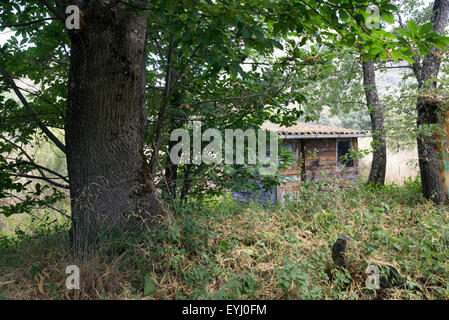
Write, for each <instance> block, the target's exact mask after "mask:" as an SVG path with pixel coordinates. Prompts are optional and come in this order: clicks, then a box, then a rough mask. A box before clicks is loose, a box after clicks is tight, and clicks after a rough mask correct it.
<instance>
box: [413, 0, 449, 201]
mask: <svg viewBox="0 0 449 320" xmlns="http://www.w3.org/2000/svg"><path fill="white" fill-rule="evenodd" d="M448 17H449V1H448V0H435V2H434V5H433V16H432V23H433V31H435V32H438V33H440V34H441V33H442V32H443V31H444V29H445V28H446V26H447V23H448ZM440 53H441V52H440V50H438V49H436V48H433V47H432V48H431V49H430V50H429V52H428V54H427V55H426V57H425V58H424V60H423V62H422V65H415V66H414V67H415V69H416V70H415V69H414V71H415V75H416V78H417V81H418V86H419V97H418V100H417V104H416V107H417V111H418V119H417V125H418V128H419V129H422V128H424V127H426V126H431V125H435V124H438V116H437V114H438V109H439V106H440V103H439V102H438V99H437V97H436V94H435V89H436V78H437V76H438V72H439V69H440V64H441V60H440V58H439V54H440ZM417 142H418V157H419V168H420V171H421V181H422V189H423V195H424V197H425V198H427V199H430V200H432V201H433V202H435V203H437V204H440V203H446V204H447V203H448V200H447V195H446V191H445V190H444V186H443V183H442V181H441V175H440V168H439V166H440V155H439V154H438V152H437V150H436V146H435V144H436V143H437V141H436V135H435V134H432V135H429V134H427V133H425V132H422V131H421V132H420V133H419V135H418V139H417Z"/></svg>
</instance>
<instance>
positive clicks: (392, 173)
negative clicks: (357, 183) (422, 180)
mask: <svg viewBox="0 0 449 320" xmlns="http://www.w3.org/2000/svg"><path fill="white" fill-rule="evenodd" d="M371 141H372V138H370V137H365V138H359V149H360V150H371V149H372V148H371ZM372 158H373V156H372V154H371V153H370V154H368V155H366V156H364V157H363V158H362V159H360V164H359V169H360V177H361V178H362V179H365V180H366V179H367V178H368V175H369V170H370V168H371V161H372ZM418 174H419V168H418V151H417V149H416V147H414V148H413V149H412V150H407V149H404V150H399V151H398V149H397V148H395V149H394V150H393V148H391V147H388V148H387V172H386V177H385V183H386V184H391V183H396V184H403V183H404V181H407V180H408V179H415V178H416V176H417V175H418Z"/></svg>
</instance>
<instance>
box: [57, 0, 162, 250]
mask: <svg viewBox="0 0 449 320" xmlns="http://www.w3.org/2000/svg"><path fill="white" fill-rule="evenodd" d="M95 3H98V2H97V1H93V2H92V1H91V2H87V4H84V6H83V7H82V8H81V9H82V11H83V20H82V25H81V30H75V31H73V32H71V34H70V39H71V44H72V50H71V58H70V74H69V92H68V105H67V123H66V145H67V166H68V173H69V178H70V196H71V201H72V216H73V225H72V228H73V236H74V240H75V243H76V244H78V245H85V244H89V245H90V244H92V243H93V241H94V240H95V239H96V237H97V236H98V235H99V234H100V233H103V232H105V231H106V232H107V231H109V230H111V229H112V228H118V229H120V230H128V229H129V228H130V227H133V226H135V225H140V224H141V222H142V220H146V218H148V217H151V216H155V215H158V214H160V213H161V212H164V211H165V208H164V206H163V204H162V201H161V200H160V198H159V196H158V194H157V191H156V190H155V188H154V186H153V179H152V176H151V174H150V170H149V167H148V164H147V161H146V159H145V157H144V155H143V146H144V133H145V119H146V107H145V76H144V75H145V44H146V39H145V35H146V18H145V17H144V16H141V15H139V14H136V13H133V12H132V11H129V10H126V9H123V8H119V7H115V8H113V9H112V10H111V9H108V8H105V7H102V6H99V5H98V4H97V6H96V7H94V6H95ZM136 222H137V224H136Z"/></svg>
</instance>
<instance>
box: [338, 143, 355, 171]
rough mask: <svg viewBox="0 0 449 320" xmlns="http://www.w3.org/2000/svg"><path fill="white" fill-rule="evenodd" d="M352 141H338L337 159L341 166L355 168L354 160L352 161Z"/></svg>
mask: <svg viewBox="0 0 449 320" xmlns="http://www.w3.org/2000/svg"><path fill="white" fill-rule="evenodd" d="M351 148H352V143H351V140H342V141H337V159H338V165H339V166H342V167H343V166H345V167H353V166H354V160H353V159H351V153H350V150H351Z"/></svg>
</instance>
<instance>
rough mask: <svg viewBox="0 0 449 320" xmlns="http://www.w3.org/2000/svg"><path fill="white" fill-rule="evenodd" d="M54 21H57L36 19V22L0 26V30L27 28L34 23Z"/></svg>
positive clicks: (52, 18)
mask: <svg viewBox="0 0 449 320" xmlns="http://www.w3.org/2000/svg"><path fill="white" fill-rule="evenodd" d="M56 19H58V18H55V17H50V18H43V19H38V20H34V21H30V22H24V23H17V24H6V25H3V26H0V29H4V28H14V27H27V26H30V25H32V24H36V23H40V22H44V21H49V20H56Z"/></svg>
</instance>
